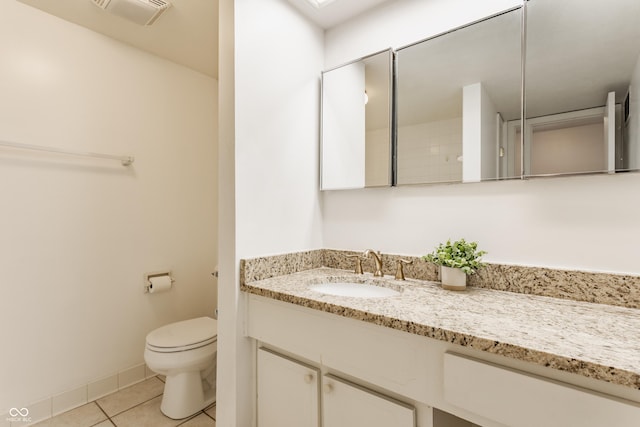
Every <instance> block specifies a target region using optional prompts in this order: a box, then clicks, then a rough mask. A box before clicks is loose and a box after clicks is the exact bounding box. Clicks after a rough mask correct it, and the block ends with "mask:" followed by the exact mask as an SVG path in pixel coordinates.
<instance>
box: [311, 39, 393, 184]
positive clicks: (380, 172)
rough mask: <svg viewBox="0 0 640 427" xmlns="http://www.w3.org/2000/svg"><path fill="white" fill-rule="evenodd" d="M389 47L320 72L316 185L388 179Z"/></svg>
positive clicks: (388, 180) (389, 115)
mask: <svg viewBox="0 0 640 427" xmlns="http://www.w3.org/2000/svg"><path fill="white" fill-rule="evenodd" d="M392 67H393V52H392V50H391V49H389V50H385V51H382V52H378V53H375V54H373V55H369V56H367V57H364V58H361V59H359V60H357V61H354V62H351V63H349V64H346V65H343V66H340V67H337V68H334V69H332V70H328V71H324V72H323V73H322V108H321V112H322V113H321V114H322V128H321V140H322V143H321V147H322V150H321V174H322V175H321V179H320V182H321V187H322V189H323V190H336V189H347V188H363V187H379V186H388V185H390V184H391V165H392V161H391V149H392V144H391V141H392V135H391V131H392V126H391V110H392V109H391V94H392V87H393V84H392V81H391V79H392V75H393V73H392Z"/></svg>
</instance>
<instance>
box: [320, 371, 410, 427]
mask: <svg viewBox="0 0 640 427" xmlns="http://www.w3.org/2000/svg"><path fill="white" fill-rule="evenodd" d="M323 399H324V400H323V411H322V419H323V427H415V409H413V408H411V407H409V406H408V405H405V404H403V403H401V402H398V401H395V400H392V399H390V398H388V397H384V396H381V395H378V394H375V393H373V392H370V391H368V390H365V389H363V388H361V387H358V386H355V385H353V384H350V383H347V382H345V381H343V380H339V379H337V378H336V377H334V376H331V375H325V376H324V378H323Z"/></svg>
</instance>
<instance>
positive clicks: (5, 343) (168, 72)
mask: <svg viewBox="0 0 640 427" xmlns="http://www.w3.org/2000/svg"><path fill="white" fill-rule="evenodd" d="M0 52H2V55H0V93H1V94H2V96H0V139H2V140H9V141H15V142H23V143H31V144H39V145H45V146H51V147H60V148H69V149H76V150H83V151H95V152H104V153H110V154H111V153H112V154H128V155H133V156H135V157H136V161H135V163H134V165H133V166H131V167H129V168H124V167H122V166H121V165H120V164H119V163H118V162H114V161H108V160H92V159H86V158H75V157H72V156H61V155H51V154H45V153H37V152H31V151H23V150H15V149H8V148H2V147H0V182H1V183H2V185H0V200H2V209H1V214H0V236H2V237H1V238H0V272H1V273H0V281H1V283H0V301H2V302H3V304H2V309H1V310H0V336H1V337H2V352H1V354H0V360H1V362H0V414H2V413H4V412H5V411H6V410H8V409H9V408H11V407H22V406H26V405H28V404H30V403H32V402H34V401H36V400H39V399H41V398H47V397H49V396H51V395H53V394H57V393H59V392H63V391H67V390H69V389H70V388H74V387H76V386H81V385H84V384H86V383H88V382H91V381H93V380H96V379H98V378H101V377H105V376H108V375H111V374H114V373H117V372H118V371H121V370H124V369H126V368H129V367H131V366H134V365H137V364H140V363H143V350H144V340H145V335H146V334H147V333H148V332H149V331H150V330H152V329H153V328H156V327H158V326H160V325H163V324H166V323H169V322H173V321H176V320H180V319H185V318H190V317H195V316H200V315H212V314H213V312H214V308H215V306H216V284H215V280H214V279H213V278H212V276H211V272H212V271H213V269H214V268H215V265H216V258H217V250H216V246H215V241H216V222H217V219H216V218H217V215H216V197H217V196H216V193H217V191H216V188H217V187H216V186H217V171H216V167H215V165H216V156H217V154H216V127H217V124H216V115H217V105H216V102H217V82H216V80H215V79H212V78H210V77H207V76H205V75H202V74H199V73H197V72H194V71H191V70H189V69H186V68H184V67H182V66H178V65H176V64H173V63H170V62H167V61H165V60H162V59H159V58H157V57H154V56H151V55H148V54H145V53H142V52H141V51H138V50H136V49H133V48H131V47H129V46H126V45H124V44H121V43H119V42H116V41H114V40H112V39H109V38H106V37H104V36H101V35H98V34H96V33H93V32H91V31H88V30H86V29H84V28H81V27H79V26H76V25H73V24H70V23H68V22H65V21H62V20H60V19H58V18H55V17H52V16H50V15H47V14H45V13H43V12H41V11H38V10H36V9H33V8H31V7H29V6H26V5H24V4H22V3H19V2H16V1H13V0H0ZM162 269H171V270H172V271H173V273H174V276H175V279H176V284H175V287H174V289H173V290H171V291H170V292H169V293H165V294H157V295H149V294H144V293H143V292H142V290H143V274H144V273H145V272H149V271H156V270H162Z"/></svg>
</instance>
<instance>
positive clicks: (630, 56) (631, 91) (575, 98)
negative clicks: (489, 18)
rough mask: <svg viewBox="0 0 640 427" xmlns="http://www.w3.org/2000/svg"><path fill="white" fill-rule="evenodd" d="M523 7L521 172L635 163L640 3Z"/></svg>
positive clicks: (638, 158) (552, 0)
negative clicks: (525, 30)
mask: <svg viewBox="0 0 640 427" xmlns="http://www.w3.org/2000/svg"><path fill="white" fill-rule="evenodd" d="M526 7H527V34H526V36H527V39H526V40H527V42H526V67H525V70H526V72H525V88H526V96H525V99H526V103H525V111H526V118H527V119H526V120H525V130H524V132H525V139H524V151H525V153H524V154H525V155H524V175H525V176H541V175H556V174H576V173H593V172H607V173H614V172H621V171H628V170H636V169H639V168H640V150H639V149H638V144H639V143H638V133H639V131H640V111H639V110H640V108H638V107H640V105H639V100H640V62H639V61H640V2H638V1H637V0H611V1H606V2H604V1H603V2H589V3H588V4H585V2H583V1H578V0H563V1H556V0H534V1H530V2H528V3H527V5H526ZM512 125H513V126H512V127H513V128H515V127H519V124H518V123H516V122H513V123H512ZM517 172H519V171H516V173H517Z"/></svg>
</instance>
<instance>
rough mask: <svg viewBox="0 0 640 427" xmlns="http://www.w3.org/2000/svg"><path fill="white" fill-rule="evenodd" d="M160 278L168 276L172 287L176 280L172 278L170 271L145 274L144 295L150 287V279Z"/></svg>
mask: <svg viewBox="0 0 640 427" xmlns="http://www.w3.org/2000/svg"><path fill="white" fill-rule="evenodd" d="M162 276H169V279H171V284H172V285H173V283H174V282H175V281H176V279H174V278H173V275H172V274H171V271H155V272H152V273H145V275H144V293H145V294H146V293H148V292H149V287H150V286H151V279H152V278H154V277H162Z"/></svg>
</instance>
